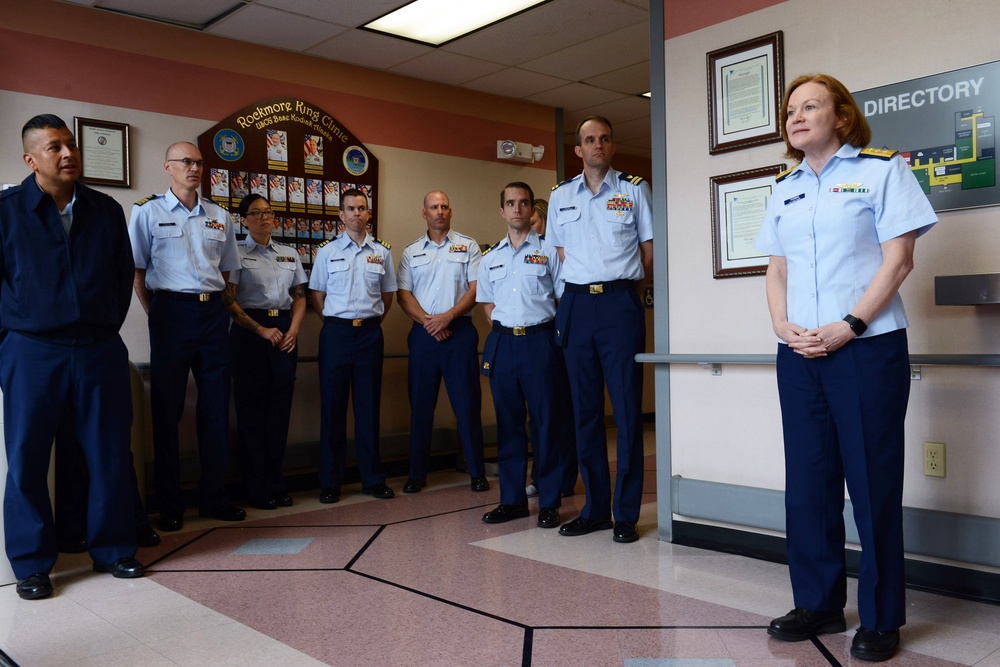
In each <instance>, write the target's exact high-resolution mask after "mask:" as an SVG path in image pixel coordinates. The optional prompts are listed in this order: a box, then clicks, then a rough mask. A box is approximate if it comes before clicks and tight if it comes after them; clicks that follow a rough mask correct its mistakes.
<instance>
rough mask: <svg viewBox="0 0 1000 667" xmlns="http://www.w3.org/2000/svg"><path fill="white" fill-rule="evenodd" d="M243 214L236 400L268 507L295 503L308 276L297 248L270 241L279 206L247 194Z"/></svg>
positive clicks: (249, 460) (231, 303)
mask: <svg viewBox="0 0 1000 667" xmlns="http://www.w3.org/2000/svg"><path fill="white" fill-rule="evenodd" d="M240 216H241V217H242V218H243V222H244V224H245V225H246V228H247V230H248V231H249V234H248V235H247V237H246V238H245V239H244V240H242V241H240V242H239V251H240V268H239V269H237V270H236V271H232V272H230V274H229V284H228V285H227V286H226V294H225V297H224V298H225V301H226V306H227V307H228V308H229V313H230V316H231V317H232V318H233V321H234V322H235V323H236V325H237V326H233V327H231V328H230V330H229V335H230V340H231V341H232V346H233V398H234V401H235V403H236V425H237V431H238V433H239V438H240V460H241V462H242V466H243V478H244V482H245V484H246V491H247V495H248V496H249V498H250V505H251V506H252V507H256V508H257V509H264V510H270V509H275V508H277V507H278V506H279V505H280V506H281V507H287V506H289V505H291V504H292V499H291V497H290V496H289V495H288V494H287V493H285V483H284V476H283V475H282V461H283V460H284V457H285V444H286V443H287V441H288V421H289V416H290V414H291V409H292V389H293V387H294V385H295V364H296V362H297V360H298V346H297V343H298V335H299V327H300V326H301V325H302V318H303V317H304V316H305V312H306V299H305V296H306V295H305V286H306V283H308V279H307V278H306V274H305V271H304V270H303V268H302V262H301V261H299V256H298V253H297V252H296V250H295V248H292V247H291V246H288V245H285V244H283V243H275V242H274V241H272V240H271V232H272V231H273V230H274V212H273V211H272V210H271V205H270V204H269V203H268V201H267V199H265V198H264V197H261V196H260V195H258V194H251V195H247V196H246V197H244V198H243V200H242V201H240Z"/></svg>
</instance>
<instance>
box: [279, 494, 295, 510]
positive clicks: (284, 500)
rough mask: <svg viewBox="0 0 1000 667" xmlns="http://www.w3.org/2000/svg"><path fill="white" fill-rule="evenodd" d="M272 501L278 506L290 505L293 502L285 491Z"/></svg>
mask: <svg viewBox="0 0 1000 667" xmlns="http://www.w3.org/2000/svg"><path fill="white" fill-rule="evenodd" d="M274 502H275V504H276V505H277V506H278V507H291V506H292V505H294V504H295V501H294V500H292V497H291V496H290V495H288V494H287V493H282V494H281V495H280V496H278V497H277V498H275V499H274Z"/></svg>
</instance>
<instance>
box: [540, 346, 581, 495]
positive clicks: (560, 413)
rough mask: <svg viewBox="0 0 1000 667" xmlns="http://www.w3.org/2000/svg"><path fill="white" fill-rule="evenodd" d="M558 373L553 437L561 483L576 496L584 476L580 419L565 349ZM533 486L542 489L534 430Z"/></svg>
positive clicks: (559, 354)
mask: <svg viewBox="0 0 1000 667" xmlns="http://www.w3.org/2000/svg"><path fill="white" fill-rule="evenodd" d="M556 352H557V354H556V357H557V358H556V370H555V371H554V373H553V375H554V383H553V385H552V391H553V392H554V393H555V395H556V416H555V419H556V431H555V434H554V435H553V447H554V448H555V449H556V451H557V452H558V455H559V469H560V470H561V471H562V475H561V477H560V478H559V480H558V483H559V489H560V492H561V493H562V495H566V496H569V495H572V494H573V493H574V487H575V486H576V480H577V478H578V477H579V476H580V465H579V463H577V458H576V420H575V418H574V417H573V397H572V396H571V395H570V391H569V376H568V375H567V374H566V359H565V356H564V355H563V350H562V348H561V347H558V346H557V347H556ZM531 441H532V458H531V483H532V484H534V485H535V486H538V483H539V482H538V476H539V474H540V473H539V471H538V456H537V455H536V453H535V451H534V450H535V449H536V448H537V445H536V444H535V443H537V442H538V441H537V440H535V434H534V431H532V434H531Z"/></svg>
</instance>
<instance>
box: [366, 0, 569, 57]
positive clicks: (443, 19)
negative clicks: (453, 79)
mask: <svg viewBox="0 0 1000 667" xmlns="http://www.w3.org/2000/svg"><path fill="white" fill-rule="evenodd" d="M546 2H551V0H414V1H413V2H411V3H409V4H408V5H404V6H403V7H400V8H399V9H397V10H395V11H393V12H390V13H388V14H386V15H385V16H382V17H380V18H377V19H375V20H374V21H371V22H369V23H366V24H365V25H363V26H361V29H362V30H370V31H372V32H380V33H383V34H386V35H389V36H391V37H399V38H401V39H408V40H410V41H413V42H420V43H421V44H428V45H430V46H441V45H442V44H446V43H447V42H450V41H452V40H454V39H458V38H459V37H463V36H465V35H468V34H469V33H471V32H475V31H476V30H480V29H482V28H485V27H487V26H490V25H493V24H494V23H499V22H500V21H503V20H504V19H507V18H510V17H511V16H514V15H515V14H520V13H521V12H524V11H527V10H529V9H531V8H532V7H535V6H537V5H542V4H545V3H546Z"/></svg>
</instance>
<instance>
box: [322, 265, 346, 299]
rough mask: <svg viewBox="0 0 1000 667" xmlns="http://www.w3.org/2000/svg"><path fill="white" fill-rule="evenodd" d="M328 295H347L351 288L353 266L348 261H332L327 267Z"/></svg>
mask: <svg viewBox="0 0 1000 667" xmlns="http://www.w3.org/2000/svg"><path fill="white" fill-rule="evenodd" d="M326 270H327V274H326V293H327V295H329V294H331V293H339V294H347V292H348V291H349V290H350V287H351V265H350V263H349V262H347V261H346V260H339V261H332V260H331V261H330V262H329V265H328V266H327V269H326Z"/></svg>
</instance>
